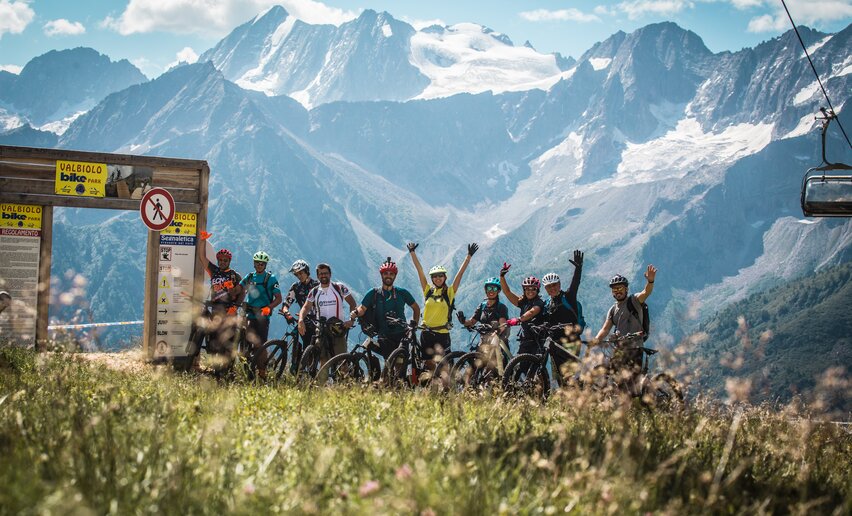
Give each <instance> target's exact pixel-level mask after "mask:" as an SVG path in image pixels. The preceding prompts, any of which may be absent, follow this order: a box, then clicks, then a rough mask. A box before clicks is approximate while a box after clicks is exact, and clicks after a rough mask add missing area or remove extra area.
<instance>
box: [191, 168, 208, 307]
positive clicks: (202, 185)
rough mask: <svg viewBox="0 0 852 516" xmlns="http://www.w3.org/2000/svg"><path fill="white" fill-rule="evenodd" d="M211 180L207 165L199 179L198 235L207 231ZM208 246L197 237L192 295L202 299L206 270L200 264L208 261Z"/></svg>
mask: <svg viewBox="0 0 852 516" xmlns="http://www.w3.org/2000/svg"><path fill="white" fill-rule="evenodd" d="M209 181H210V167H208V166H207V165H205V166H204V167H202V169H201V178H200V181H199V185H198V189H199V200H200V201H201V209H199V210H198V219H196V221H195V222H196V225H197V226H198V235H201V232H202V231H207V194H208V192H207V185H208V183H209ZM206 247H207V246H206V245H205V244H204V242H202V241H201V238H200V237H198V238H197V239H196V244H195V257H196V260H195V263H196V266H195V277H194V281H193V283H194V285H195V288H194V289H193V292H192V295H193V296H195V299H202V298H203V296H204V279H205V276H204V270H203V269H202V268H201V267H199V266H198V262H199V259H200V260H201V262H202V263H207V256H206V253H205V250H206V249H205V248H206Z"/></svg>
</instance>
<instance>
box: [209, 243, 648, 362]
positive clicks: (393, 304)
mask: <svg viewBox="0 0 852 516" xmlns="http://www.w3.org/2000/svg"><path fill="white" fill-rule="evenodd" d="M407 248H408V254H409V256H410V257H411V261H412V264H413V266H414V268H415V269H416V271H417V275H418V278H419V281H420V289H421V292H420V293H421V295H422V300H423V305H422V308H421V305H420V303H418V302H417V300H416V299H415V297H414V296H413V295H412V293H411V292H409V291H408V290H406V289H405V288H402V287H399V286H396V285H395V281H396V278H397V274H398V272H399V268H398V266H397V264H396V263H395V262H394V261H393V260H392V259H391V258H390V257H388V258H387V259H386V260H385V261H384V262H382V263H381V264H380V265H379V267H378V272H379V274H380V276H381V286H379V287H376V288H372V289H370V290H369V291H368V292H367V293H366V294H365V295H364V296H363V298H362V299H361V301H360V303H358V302H357V301H356V300H355V298H354V297H353V294H352V292H351V291H350V289H349V288H348V287H347V286H346V285H345V284H344V283H341V282H336V281H333V280H332V268H331V266H330V265H329V264H327V263H320V264H318V265H317V266H316V268H315V272H316V278H313V277H312V276H311V268H310V265H309V264H308V263H307V262H306V261H305V260H303V259H299V260H296V261H295V262H294V263H293V265H292V267H291V268H290V271H289V272H291V273H292V274H293V275H294V276H295V278H296V281H295V282H293V284H292V285H291V286H290V289H289V290H288V291H287V293H286V295H283V294H282V290H281V288H280V285H279V281H278V279H277V278H276V277H275V275H274V274H273V273H271V272H269V271H268V270H267V267H268V265H269V259H270V257H269V254H267V253H266V252H264V251H258V252H256V253H255V254H254V256H253V261H254V271H252V272H251V273H249V274H247V275H245V276H241V275H240V274H238V273H237V272H236V271H234V270H233V269H231V268H230V265H231V259H232V253H231V252H230V251H229V250H228V249H220V250H219V251H218V252H217V253H216V263H215V264H214V263H212V262H210V261H209V260H207V259H204V258H202V265H203V266H204V268H205V270H206V271H207V273H208V274H209V276H210V286H211V291H210V301H209V302H208V303H207V305H208V306H209V307H210V308H211V314H212V317H213V318H214V320H215V322H214V324H213V327H214V328H216V332H215V335H213V336H212V337H211V338H210V341H209V343H208V346H209V348H208V351H211V350H212V351H214V352H216V351H220V352H221V351H223V350H224V349H225V348H227V347H228V346H229V343H231V342H232V341H233V337H234V335H235V332H236V331H237V329H236V328H237V326H238V325H237V323H236V320H237V316H238V308H240V307H242V308H243V309H244V314H245V323H246V324H245V329H246V342H247V347H248V348H249V349H250V350H255V351H257V352H258V353H260V355H258V356H257V357H256V359H257V361H258V364H259V366H258V371H257V373H258V375H259V376H261V377H265V376H266V370H265V365H264V364H265V363H266V360H265V357H264V356H262V353H263V352H264V346H263V345H264V343H266V342H267V340H268V337H269V322H270V317H271V315H272V312H273V310H275V309H276V308H277V307H279V305H281V306H280V309H279V310H278V313H279V314H281V315H283V316H284V317H285V318H287V320H288V322H290V323H291V324H292V323H296V324H297V327H298V333H299V335H300V336H301V339H302V342H303V343H305V345H307V344H308V343H311V342H313V341H314V336H315V332H316V331H318V330H317V328H318V325H317V324H316V321H318V320H322V321H323V322H324V324H323V325H322V328H323V329H322V331H323V332H326V334H325V335H323V337H324V338H325V342H327V343H328V345H327V346H325V348H324V349H322V350H321V351H322V355H321V358H320V360H321V362H322V363H325V362H326V361H327V360H329V359H330V358H331V357H333V356H335V355H339V354H341V353H345V352H346V351H347V349H346V342H347V335H348V332H349V330H350V329H351V328H352V327H354V326H355V324H356V323H357V322H359V321H360V324H361V326H362V328H364V330H365V331H369V332H371V334H372V335H375V337H376V342H377V344H378V349H376V351H377V353H378V354H380V355H381V356H382V357H383V358H385V359H387V358H388V356H389V355H390V354H391V353H392V352H393V351H394V350H395V349H397V348H398V347H399V346H400V344H401V342H402V340H403V337H404V336H405V335H406V330H407V329H409V327H414V326H418V325H419V326H418V327H419V328H421V330H422V331H421V336H420V340H419V344H418V345H419V349H420V354H421V356H422V359H423V362H424V364H425V368H426V369H427V370H430V371H434V370H435V368H436V365H437V364H438V362H439V361H440V360H441V357H443V356H445V355H447V354H448V353H450V352H451V351H452V342H451V336H450V329H451V328H452V324H453V312H454V309H455V297H456V293H457V291H458V289H459V287H460V285H461V282H462V279H463V277H464V274H465V271H466V270H467V267H468V265H469V264H470V261H471V259H472V258H473V256H474V254H476V252H477V250H478V249H479V246H478V245H477V244H476V243H471V244H469V245H468V246H467V255H466V256H465V259H464V261H463V262H462V264H461V266H460V267H459V269H458V271H457V272H456V273H455V275H454V276H453V279H452V282H448V270H447V268H446V267H444V266H443V265H435V266H433V267H431V268H430V269H429V270H428V272H424V269H423V266H422V265H421V263H420V260H419V259H418V256H417V248H418V244H417V243H415V242H410V243H408V244H407ZM570 263H571V264H572V265H573V267H574V270H573V274H572V277H571V281H570V283H569V285H568V288H567V289H565V290H563V287H562V281H561V278H560V276H559V274H557V273H556V272H549V273H547V274H545V275H544V276H543V277H542V278H541V279H538V278H537V277H535V276H527V277H526V278H524V279H523V280H522V281H521V285H520V286H521V290H520V291H516V290H513V288H512V286H510V284H509V282H508V280H507V279H506V276H507V274H508V272H509V270H510V268H511V265H510V264H508V263H504V264H503V266H502V268H501V269H500V272H499V276H495V277H490V278H488V279H486V280H485V281H484V283H483V289H484V299H483V300H482V302H481V303H479V305H477V307H476V309H475V310H474V312H473V314H472V316H471V317H469V318H467V317H465V316H464V313H463V312H462V311H458V312H456V316H457V318H458V320H459V322H460V323H461V324H462V325H464V326H465V327H468V328H471V327H473V326H475V325H477V326H478V327H482V325H484V326H490V327H492V328H494V334H495V335H496V336H497V337H498V338H499V340H500V341H501V342H502V343H504V344H505V343H506V342H507V341H508V338H509V332H510V328H511V327H513V326H520V332H519V334H518V341H519V348H518V352H519V353H521V354H523V353H533V354H534V353H541V352H542V350H541V334H540V333H541V328H547V330H546V331H547V336H549V337H550V338H551V339H552V341H553V342H558V343H560V344H561V345H560V346H556V350H555V351H554V350H551V356H552V358H553V361H554V365H555V366H556V367H557V369H559V368H561V366H562V364H563V363H564V362H565V361H566V360H568V359H569V358H570V357H572V355H573V356H575V357H576V356H579V353H580V345H581V335H582V333H583V330H584V329H585V318H584V316H583V312H582V305H581V303H580V302H579V301H578V296H577V293H578V290H579V286H580V281H581V277H582V270H583V252H581V251H579V250H575V251H574V253H573V257H572V259H571V260H570ZM656 273H657V269H656V268H655V267H654V266H653V265H648V266H647V269H646V270H645V271H644V277H645V280H646V283H645V286H644V288H643V289H642V290H641V291H640V292H637V293H634V294H630V293H629V290H628V287H629V282H628V280H627V278H625V277H624V276H622V275H616V276H614V277H613V278H612V279H611V280H610V282H609V287H610V289H611V291H612V296H613V298H614V300H615V302H614V304H613V305H612V306H611V307H610V309H609V310H608V312H607V315H606V318H605V319H604V323H603V325H602V326H601V328H600V330H599V331H598V332H597V334H596V335H595V337H594V338H593V339H592V340H591V341H590V344H591V345H594V344H596V343H598V342H601V341H602V340H603V339H604V338H605V337H607V335H608V334H609V333H610V332H611V331H612V330H613V329H615V330H616V334H617V335H632V336H633V338H634V339H635V338H638V339H640V340H639V342H638V345H637V344H636V343H635V342H634V343H631V346H627V345H625V352H624V353H622V354H621V358H620V360H621V363H620V366H619V367H621V368H624V369H625V370H628V369H634V370H635V369H637V368H638V367H640V366H641V364H642V353H641V349H643V348H642V340H641V337H642V335H643V334H644V335H645V336H646V337H645V338H647V333H648V332H647V322H648V321H647V317H648V314H647V305H645V301H646V300H647V298H648V296H650V295H651V293H652V292H653V289H654V281H655V278H656ZM427 275H428V277H427ZM542 286H544V289H545V293H546V295H545V296H542V295H541V287H542ZM501 292H502V293H503V295H504V296H505V298H506V300H507V301H508V303H509V304H511V305H512V306H513V307H515V308H516V309H517V311H516V312H515V314H514V316H512V317H510V315H513V314H510V310H509V307H508V306H507V305H506V304H504V303H503V302H502V301H501V297H500V293H501ZM297 305H298V308H299V310H298V313H295V315H294V308H295V307H296V306H297ZM406 307H409V308H410V309H411V318H410V319H409V318H408V317H407V316H406ZM513 311H514V310H513ZM421 316H422V319H421ZM406 321H409V322H408V323H406ZM504 347H505V346H504ZM296 361H298V357H294V362H296Z"/></svg>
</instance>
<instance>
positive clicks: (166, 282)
mask: <svg viewBox="0 0 852 516" xmlns="http://www.w3.org/2000/svg"><path fill="white" fill-rule="evenodd" d="M160 288H172V286H171V285H169V279H168V278H166V277H165V276H163V277H162V279H161V280H160Z"/></svg>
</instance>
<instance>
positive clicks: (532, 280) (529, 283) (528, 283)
mask: <svg viewBox="0 0 852 516" xmlns="http://www.w3.org/2000/svg"><path fill="white" fill-rule="evenodd" d="M521 286H522V287H535V288H541V283H539V281H538V278H536V277H535V276H529V277H528V278H526V279H525V280H524V281H522V282H521Z"/></svg>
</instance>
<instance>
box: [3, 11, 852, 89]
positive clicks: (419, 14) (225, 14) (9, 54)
mask: <svg viewBox="0 0 852 516" xmlns="http://www.w3.org/2000/svg"><path fill="white" fill-rule="evenodd" d="M274 4H281V5H283V6H284V7H285V8H286V9H287V10H288V11H289V12H290V13H292V14H294V15H296V16H297V17H299V18H302V19H304V20H305V21H308V22H311V23H335V24H340V23H342V22H344V21H346V20H348V19H351V18H353V17H355V16H357V15H358V13H359V12H360V11H362V10H363V9H374V10H377V11H383V10H384V11H388V12H389V13H391V14H392V15H393V16H394V17H396V18H399V19H402V20H405V21H408V22H409V23H412V24H414V25H415V26H417V27H419V26H420V25H423V24H426V23H429V22H436V23H440V24H454V23H460V22H475V23H479V24H482V25H486V26H488V27H490V28H492V29H494V30H496V31H498V32H502V33H504V34H507V35H508V36H509V37H510V38H512V40H513V41H514V42H515V44H518V45H520V44H522V43H523V42H524V41H525V40H529V41H530V42H531V43H532V44H533V45H534V46H535V47H536V48H537V49H538V50H539V51H542V52H554V51H558V52H561V53H562V54H563V55H571V56H574V57H579V56H580V55H581V54H582V53H583V52H584V51H585V50H587V49H588V48H589V47H590V46H591V45H593V44H594V43H595V42H597V41H601V40H603V39H605V38H607V37H608V36H609V35H610V34H612V33H613V32H615V31H617V30H623V31H625V32H631V31H633V30H635V29H637V28H639V27H641V26H644V25H647V24H649V23H654V22H658V21H663V20H670V21H674V22H676V23H677V24H679V25H680V26H681V27H684V28H686V29H689V30H692V31H694V32H695V33H697V34H698V35H699V36H701V37H702V38H703V39H704V43H705V44H706V45H707V46H708V47H709V48H710V50H712V51H714V52H720V51H723V50H733V51H736V50H739V49H741V48H743V47H752V46H754V45H756V44H758V43H760V42H761V41H764V40H767V39H770V38H773V37H775V36H777V35H779V34H781V33H782V32H784V31H786V30H788V29H789V28H790V26H789V22H788V21H787V19H786V17H785V16H784V14H783V10H782V7H781V2H780V0H624V1H608V0H574V1H546V0H527V1H524V2H519V1H501V0H491V1H480V0H454V1H448V0H430V1H409V0H368V1H363V0H328V1H326V2H324V3H321V2H318V1H315V0H278V1H275V0H120V1H116V0H74V1H69V0H45V1H40V0H0V68H2V69H8V70H11V71H15V70H17V69H19V68H20V67H21V66H23V65H25V64H26V63H27V62H28V61H29V60H30V59H32V58H33V57H35V56H38V55H41V54H43V53H45V52H47V51H49V50H52V49H64V48H73V47H77V46H88V47H92V48H94V49H96V50H98V51H99V52H101V53H104V54H107V55H109V56H110V57H111V58H112V59H113V60H117V59H122V58H126V59H128V60H130V61H131V62H133V63H134V64H136V65H137V66H138V67H139V68H140V69H141V70H142V71H143V72H144V73H145V74H146V75H148V76H149V77H155V76H157V75H159V74H160V73H162V72H163V71H165V69H166V68H167V67H169V66H170V65H171V64H174V63H176V62H177V61H178V60H179V59H180V60H188V61H192V60H193V59H194V57H195V56H196V55H197V54H200V53H202V52H203V51H204V50H206V49H208V48H210V47H211V46H213V45H214V44H215V43H216V42H217V41H218V40H219V39H221V38H222V37H223V36H225V35H226V34H227V33H228V32H229V31H230V30H232V29H233V28H234V27H236V26H237V25H239V24H241V23H243V22H245V21H247V20H248V19H250V18H252V17H253V16H254V15H255V14H256V13H258V12H260V11H262V10H264V9H266V8H268V7H269V6H270V5H274ZM788 6H789V8H790V11H791V12H792V14H793V17H794V19H795V20H796V22H797V23H799V24H803V25H808V26H810V27H814V28H817V29H819V30H822V31H825V32H836V31H839V30H841V29H843V28H844V27H846V26H847V25H848V24H849V23H850V22H852V0H788Z"/></svg>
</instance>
